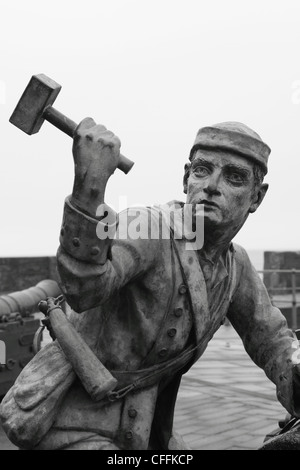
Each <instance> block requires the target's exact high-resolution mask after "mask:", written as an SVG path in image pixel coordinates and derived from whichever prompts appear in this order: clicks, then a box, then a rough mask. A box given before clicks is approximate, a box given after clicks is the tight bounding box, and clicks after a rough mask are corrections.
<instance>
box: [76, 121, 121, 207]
mask: <svg viewBox="0 0 300 470" xmlns="http://www.w3.org/2000/svg"><path fill="white" fill-rule="evenodd" d="M120 146H121V142H120V139H119V138H118V137H117V136H115V135H114V134H113V133H112V132H111V131H109V130H107V129H106V127H104V126H102V125H100V124H96V123H95V121H94V120H93V119H91V118H85V119H83V121H81V123H80V124H79V125H78V127H77V129H76V131H75V134H74V141H73V158H74V164H75V179H74V187H73V194H72V202H73V203H74V204H75V205H76V206H78V208H79V209H82V210H84V211H85V212H88V213H90V214H91V215H93V216H94V215H95V212H96V210H97V207H98V205H99V204H101V203H102V202H103V200H104V191H105V187H106V184H107V181H108V179H109V177H110V176H111V175H112V174H113V173H114V171H115V169H116V168H117V166H118V161H119V158H120Z"/></svg>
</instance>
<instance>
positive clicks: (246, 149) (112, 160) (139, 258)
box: [1, 118, 300, 450]
mask: <svg viewBox="0 0 300 470" xmlns="http://www.w3.org/2000/svg"><path fill="white" fill-rule="evenodd" d="M119 154H120V141H119V139H118V138H117V137H116V136H115V135H114V134H113V133H112V132H110V131H108V130H107V129H106V128H105V127H104V126H101V125H96V123H95V122H94V121H93V120H92V119H90V118H87V119H84V120H83V121H82V122H81V123H80V124H79V126H78V127H77V129H76V132H75V136H74V144H73V156H74V162H75V179H74V187H73V192H72V195H71V196H70V197H68V198H67V199H66V201H65V208H64V216H63V223H62V229H61V234H60V247H59V249H58V253H57V265H58V273H59V276H60V287H61V290H62V292H63V294H64V296H65V298H66V300H67V302H68V304H69V305H70V307H71V308H72V309H73V312H72V313H71V315H70V318H69V321H70V323H71V325H72V328H73V329H75V330H76V332H77V333H79V334H80V336H81V338H82V339H83V340H84V342H85V344H86V345H87V347H88V348H89V350H90V352H91V353H92V354H93V356H94V357H95V358H96V359H97V360H98V361H100V362H101V367H102V365H103V366H104V367H105V369H106V370H107V371H109V373H110V374H111V375H112V376H113V377H114V379H115V380H113V381H112V383H111V388H110V389H109V390H106V391H105V393H104V395H103V396H101V397H100V398H99V394H98V392H99V390H101V385H102V384H101V383H100V382H101V377H100V379H99V381H100V382H99V381H98V382H97V381H96V382H97V383H95V384H94V383H93V377H96V376H97V370H95V368H97V367H96V366H94V365H93V364H94V359H91V361H89V360H86V361H85V362H86V367H84V370H83V371H82V367H81V366H80V367H79V365H78V362H80V363H82V362H84V359H85V356H84V357H83V361H82V360H79V361H76V360H75V359H74V357H75V356H76V354H77V356H78V351H77V353H74V354H73V353H72V348H69V347H68V345H67V346H66V347H64V346H63V344H61V345H60V344H59V339H57V340H55V341H54V342H53V343H51V344H48V345H47V346H45V347H44V348H43V349H42V350H40V351H39V352H38V354H37V355H36V356H35V357H34V358H33V359H32V361H31V362H30V363H29V364H28V365H27V366H26V367H25V369H24V370H23V371H22V373H21V374H20V376H19V377H18V378H17V380H16V382H15V384H14V386H13V387H12V388H11V389H10V391H9V392H8V393H7V395H6V397H5V398H4V400H3V402H2V406H1V420H2V424H3V427H4V429H5V431H6V433H7V435H8V437H9V439H10V440H11V441H12V442H13V443H15V444H16V445H17V446H19V447H20V448H25V449H26V448H28V449H99V450H117V449H126V450H127V449H128V450H129V449H137V450H138V449H141V450H143V449H161V450H162V449H170V450H171V449H176V450H180V449H184V448H186V447H185V444H184V442H183V441H182V439H181V438H180V436H179V435H177V434H176V433H175V432H174V430H173V414H174V407H175V403H176V396H177V391H178V388H179V386H180V380H181V376H182V374H184V373H185V372H186V371H187V370H188V369H189V368H190V367H191V366H192V365H193V363H194V362H195V361H197V360H198V359H199V358H200V356H201V355H202V353H203V352H204V350H205V348H206V346H207V344H208V342H209V340H210V339H211V338H212V336H213V334H214V333H215V332H216V330H217V329H218V328H219V327H220V325H221V324H222V323H223V322H224V320H225V318H226V317H227V318H228V319H229V320H230V322H231V323H232V325H233V326H234V328H235V329H236V331H237V332H238V334H239V335H240V337H241V338H242V340H243V343H244V346H245V349H246V350H247V352H248V353H249V355H250V356H251V358H252V360H253V361H254V362H255V363H256V364H257V365H258V366H259V367H261V368H263V369H264V371H265V372H266V375H267V376H268V378H269V379H270V380H272V381H273V382H274V383H275V384H276V386H277V396H278V400H279V401H280V402H281V403H282V405H283V406H284V407H285V408H286V410H287V411H288V412H289V413H291V414H292V415H293V416H299V413H300V412H299V404H300V399H299V390H300V389H299V385H298V383H299V374H300V366H299V363H300V357H299V347H298V341H297V339H296V337H295V336H294V334H293V332H292V331H291V330H290V329H289V328H288V326H287V323H286V320H285V318H284V316H283V315H282V314H281V312H280V311H279V310H278V309H277V308H275V307H274V306H273V305H272V304H271V302H270V299H269V296H268V294H267V291H266V289H265V287H264V285H263V283H262V281H261V279H260V277H259V275H258V274H257V272H256V271H255V269H254V268H253V266H252V265H251V263H250V261H249V258H248V256H247V254H246V252H245V250H244V249H243V248H242V247H240V246H238V245H236V244H233V243H232V239H233V237H234V236H235V235H236V234H237V233H238V231H239V230H240V229H241V227H242V226H243V224H244V223H245V221H246V219H247V218H248V216H249V214H251V213H254V212H255V211H256V210H257V208H258V207H259V205H260V204H261V202H262V200H263V198H264V196H265V194H266V192H267V189H268V185H267V184H265V183H264V182H263V179H264V176H265V174H266V173H267V164H268V157H269V154H270V148H269V147H268V146H267V145H266V144H265V143H264V142H263V141H262V139H261V138H260V137H259V135H258V134H257V133H255V132H254V131H253V130H251V129H250V128H248V127H247V126H245V125H244V124H241V123H237V122H226V123H221V124H216V125H213V126H209V127H204V128H201V129H200V130H199V131H198V133H197V136H196V140H195V142H194V145H193V147H192V149H191V152H190V157H189V163H187V164H186V165H185V173H184V193H185V194H186V202H185V203H183V202H180V201H173V202H171V203H169V204H167V205H164V206H155V207H147V208H146V207H145V208H138V212H136V211H132V210H130V209H128V210H127V211H124V212H123V213H120V214H119V215H118V217H116V214H115V213H114V211H112V210H111V209H110V208H109V206H107V205H106V204H105V202H104V195H105V187H106V184H107V181H108V179H109V178H110V177H111V175H112V174H113V173H114V171H115V169H116V168H117V166H118V158H119ZM186 208H190V209H191V210H190V211H186ZM137 221H138V223H137ZM199 221H200V222H199ZM201 221H202V222H204V224H203V225H201ZM187 222H189V230H187V231H186V230H185V228H186V226H187V225H188V224H187ZM198 222H199V224H200V225H199V226H200V229H201V227H203V230H204V239H201V230H198V231H197V223H198ZM142 226H143V227H142ZM137 235H140V236H137ZM168 235H169V236H168ZM199 237H200V240H199ZM197 238H198V239H197ZM47 307H48V312H49V315H50V317H49V318H50V320H51V311H52V310H53V309H57V308H58V307H59V306H58V305H57V304H55V302H54V303H53V300H51V299H50V300H49V301H48V306H47ZM61 314H62V315H63V312H61ZM56 318H57V311H56ZM75 349H76V348H75ZM73 351H74V345H73ZM89 354H90V353H89ZM100 362H99V363H100ZM86 381H87V383H88V385H86ZM91 384H92V385H91ZM93 390H96V391H97V393H96V394H95V396H93Z"/></svg>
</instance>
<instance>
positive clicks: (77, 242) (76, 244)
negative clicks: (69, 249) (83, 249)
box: [72, 238, 80, 248]
mask: <svg viewBox="0 0 300 470" xmlns="http://www.w3.org/2000/svg"><path fill="white" fill-rule="evenodd" d="M72 243H73V245H74V246H75V247H76V248H78V247H79V245H80V240H79V238H73V240H72Z"/></svg>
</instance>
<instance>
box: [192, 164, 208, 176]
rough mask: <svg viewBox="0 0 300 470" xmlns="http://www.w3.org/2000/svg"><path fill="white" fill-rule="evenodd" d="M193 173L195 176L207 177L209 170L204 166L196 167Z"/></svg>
mask: <svg viewBox="0 0 300 470" xmlns="http://www.w3.org/2000/svg"><path fill="white" fill-rule="evenodd" d="M194 173H195V175H196V176H207V175H209V170H208V168H206V166H197V167H196V168H194Z"/></svg>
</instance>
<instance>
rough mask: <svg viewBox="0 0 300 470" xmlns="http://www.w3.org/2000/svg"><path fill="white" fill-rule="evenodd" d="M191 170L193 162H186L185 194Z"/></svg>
mask: <svg viewBox="0 0 300 470" xmlns="http://www.w3.org/2000/svg"><path fill="white" fill-rule="evenodd" d="M190 170H191V164H190V163H186V164H185V165H184V177H183V192H184V194H187V185H188V179H189V176H190Z"/></svg>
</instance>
